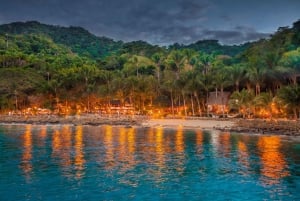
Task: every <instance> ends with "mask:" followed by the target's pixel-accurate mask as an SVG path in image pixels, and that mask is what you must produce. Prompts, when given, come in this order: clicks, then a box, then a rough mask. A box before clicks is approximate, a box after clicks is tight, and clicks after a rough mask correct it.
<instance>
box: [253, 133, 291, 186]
mask: <svg viewBox="0 0 300 201" xmlns="http://www.w3.org/2000/svg"><path fill="white" fill-rule="evenodd" d="M280 146H281V141H280V138H279V137H278V136H262V137H260V138H259V140H258V149H259V151H260V153H261V154H260V158H261V163H262V167H261V174H262V176H263V178H262V181H263V182H264V183H265V184H268V185H272V184H277V183H279V180H280V179H281V178H283V177H286V176H289V175H290V173H289V171H288V169H287V163H286V161H285V159H284V155H283V154H282V153H281V152H280Z"/></svg>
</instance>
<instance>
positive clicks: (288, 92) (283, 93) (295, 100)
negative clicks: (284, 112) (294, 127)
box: [277, 85, 300, 119]
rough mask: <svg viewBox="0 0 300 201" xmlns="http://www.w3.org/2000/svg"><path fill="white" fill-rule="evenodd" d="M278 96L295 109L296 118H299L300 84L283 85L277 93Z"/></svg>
mask: <svg viewBox="0 0 300 201" xmlns="http://www.w3.org/2000/svg"><path fill="white" fill-rule="evenodd" d="M277 97H278V98H279V99H280V100H282V102H283V103H285V105H286V107H287V108H288V109H289V110H291V111H293V113H294V118H295V119H297V116H298V113H299V112H300V86H299V85H293V86H285V87H282V88H281V89H280V90H279V91H278V94H277Z"/></svg>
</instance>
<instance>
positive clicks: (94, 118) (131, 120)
mask: <svg viewBox="0 0 300 201" xmlns="http://www.w3.org/2000/svg"><path fill="white" fill-rule="evenodd" d="M145 118H146V117H144V116H136V115H135V116H132V115H98V114H84V115H73V116H59V115H28V116H24V115H0V123H24V124H73V125H94V126H97V125H104V124H108V125H122V126H134V125H140V123H141V122H142V121H143V120H144V119H145Z"/></svg>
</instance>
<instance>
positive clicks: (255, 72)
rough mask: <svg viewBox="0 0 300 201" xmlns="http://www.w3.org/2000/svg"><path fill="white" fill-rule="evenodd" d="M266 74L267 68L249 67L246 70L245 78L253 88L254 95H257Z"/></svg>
mask: <svg viewBox="0 0 300 201" xmlns="http://www.w3.org/2000/svg"><path fill="white" fill-rule="evenodd" d="M267 73H268V70H267V68H265V67H258V66H249V67H248V68H246V77H247V78H248V80H249V81H250V83H252V84H253V85H254V86H255V95H256V96H257V95H259V94H260V91H261V86H262V84H263V83H264V80H265V78H266V75H267Z"/></svg>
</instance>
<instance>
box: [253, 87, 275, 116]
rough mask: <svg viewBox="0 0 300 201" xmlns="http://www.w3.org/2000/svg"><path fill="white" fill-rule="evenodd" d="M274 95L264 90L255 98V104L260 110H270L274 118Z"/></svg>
mask: <svg viewBox="0 0 300 201" xmlns="http://www.w3.org/2000/svg"><path fill="white" fill-rule="evenodd" d="M273 99H274V97H273V95H272V94H271V93H267V92H263V93H260V94H259V95H258V96H256V97H255V98H254V105H255V106H256V107H258V108H260V110H263V111H265V112H268V113H269V115H270V118H271V119H272V104H273V103H274V101H273Z"/></svg>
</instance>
